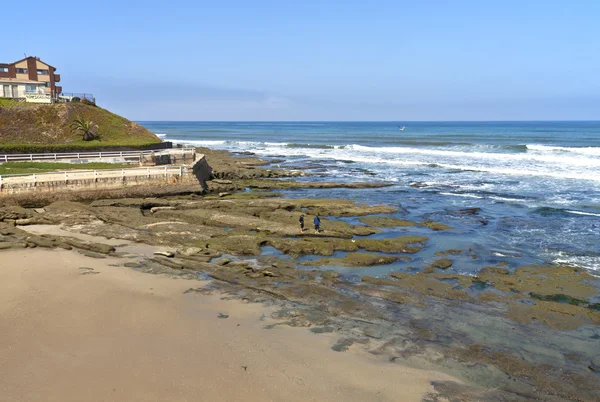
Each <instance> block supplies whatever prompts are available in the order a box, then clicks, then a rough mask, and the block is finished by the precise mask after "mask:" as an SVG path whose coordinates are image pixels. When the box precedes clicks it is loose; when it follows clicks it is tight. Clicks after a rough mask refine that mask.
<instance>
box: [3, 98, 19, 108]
mask: <svg viewBox="0 0 600 402" xmlns="http://www.w3.org/2000/svg"><path fill="white" fill-rule="evenodd" d="M19 104H20V102H17V101H14V100H12V99H6V98H0V107H11V106H17V105H19Z"/></svg>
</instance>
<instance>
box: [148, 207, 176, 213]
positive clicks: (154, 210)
mask: <svg viewBox="0 0 600 402" xmlns="http://www.w3.org/2000/svg"><path fill="white" fill-rule="evenodd" d="M175 209H176V208H175V207H152V208H150V212H152V213H156V212H158V211H174V210H175Z"/></svg>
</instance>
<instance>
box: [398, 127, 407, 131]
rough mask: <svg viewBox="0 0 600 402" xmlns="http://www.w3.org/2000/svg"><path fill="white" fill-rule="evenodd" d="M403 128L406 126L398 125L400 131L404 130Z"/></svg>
mask: <svg viewBox="0 0 600 402" xmlns="http://www.w3.org/2000/svg"><path fill="white" fill-rule="evenodd" d="M405 128H406V126H402V127H400V126H398V129H399V130H400V131H404V129H405Z"/></svg>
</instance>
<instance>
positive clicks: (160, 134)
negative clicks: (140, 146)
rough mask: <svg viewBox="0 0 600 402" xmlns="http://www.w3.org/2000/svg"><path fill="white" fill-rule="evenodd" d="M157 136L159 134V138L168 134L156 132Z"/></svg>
mask: <svg viewBox="0 0 600 402" xmlns="http://www.w3.org/2000/svg"><path fill="white" fill-rule="evenodd" d="M154 135H155V136H157V137H158V138H165V137H166V136H167V134H165V133H154Z"/></svg>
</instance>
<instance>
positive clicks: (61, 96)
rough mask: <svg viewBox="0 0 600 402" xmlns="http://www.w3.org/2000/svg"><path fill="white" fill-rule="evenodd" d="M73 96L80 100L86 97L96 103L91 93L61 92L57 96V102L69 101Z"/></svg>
mask: <svg viewBox="0 0 600 402" xmlns="http://www.w3.org/2000/svg"><path fill="white" fill-rule="evenodd" d="M73 98H79V99H80V100H83V99H87V100H89V101H90V102H92V103H96V98H95V97H94V95H93V94H86V93H69V92H61V93H60V94H58V96H57V100H58V101H59V102H61V101H62V102H71V101H72V100H73Z"/></svg>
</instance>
